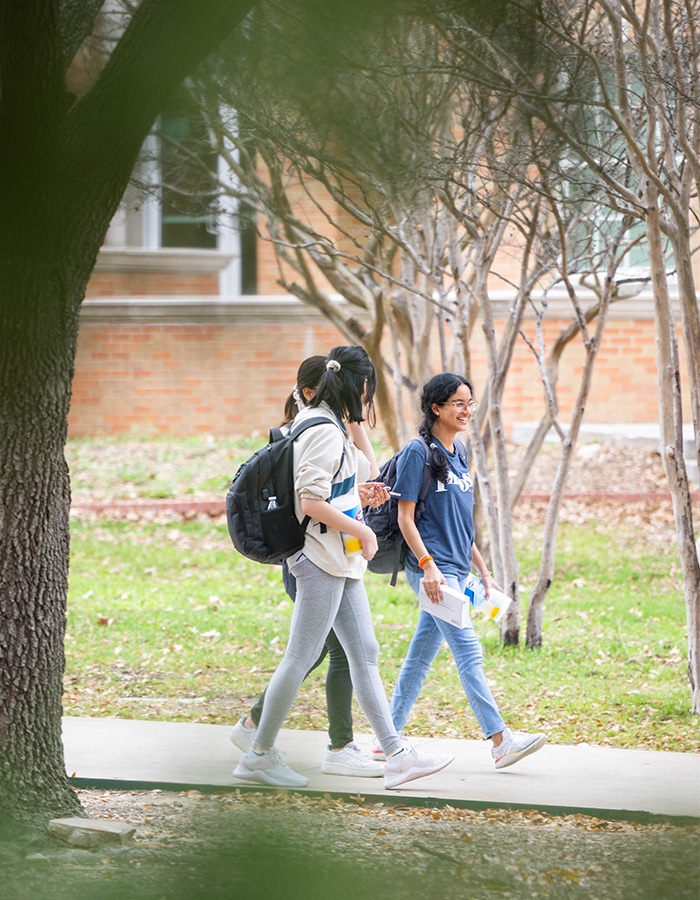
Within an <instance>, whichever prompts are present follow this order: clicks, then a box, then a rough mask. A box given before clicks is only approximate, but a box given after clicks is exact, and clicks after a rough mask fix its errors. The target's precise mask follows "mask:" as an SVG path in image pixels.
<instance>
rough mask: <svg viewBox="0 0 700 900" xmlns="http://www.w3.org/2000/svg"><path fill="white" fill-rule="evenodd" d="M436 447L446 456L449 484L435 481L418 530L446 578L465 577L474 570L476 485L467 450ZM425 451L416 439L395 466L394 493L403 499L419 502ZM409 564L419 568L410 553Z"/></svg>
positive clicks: (435, 441)
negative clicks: (472, 565) (472, 476)
mask: <svg viewBox="0 0 700 900" xmlns="http://www.w3.org/2000/svg"><path fill="white" fill-rule="evenodd" d="M433 442H434V443H435V445H436V446H437V447H438V448H439V449H440V450H442V452H443V453H444V454H445V456H446V457H447V467H448V479H447V484H443V483H442V482H441V481H438V480H437V478H435V479H433V484H432V487H431V489H430V493H429V494H428V497H427V499H426V501H425V510H424V512H423V515H422V517H421V519H420V521H419V522H418V531H419V532H420V536H421V537H422V538H423V543H424V544H425V546H426V549H427V551H428V553H429V554H430V555H431V556H432V557H433V558H434V560H435V562H436V563H437V566H438V568H439V569H440V571H441V572H442V573H443V574H445V575H447V574H449V575H457V576H458V577H465V576H466V575H468V574H469V572H470V571H471V564H472V544H473V543H474V515H473V510H474V484H473V482H472V478H471V475H470V474H469V467H468V466H467V460H466V451H465V450H464V447H463V446H462V448H461V449H462V453H461V454H460V452H459V450H457V449H456V450H455V452H454V453H450V451H449V450H447V448H446V447H444V446H443V445H442V444H441V443H440V441H438V440H437V439H436V438H433ZM424 466H425V450H424V449H423V445H422V444H421V442H420V441H418V440H414V441H411V443H410V444H407V445H406V446H405V447H404V449H403V450H402V451H401V454H400V456H399V459H398V462H397V465H396V484H395V485H394V490H395V491H397V492H398V493H400V494H401V499H402V500H413V501H416V502H417V501H418V497H419V495H420V489H421V486H422V484H423V467H424ZM406 562H407V565H409V566H411V567H412V568H417V567H418V563H417V560H416V558H415V556H414V555H413V554H412V553H409V555H408V558H407V560H406Z"/></svg>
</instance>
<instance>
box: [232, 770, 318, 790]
mask: <svg viewBox="0 0 700 900" xmlns="http://www.w3.org/2000/svg"><path fill="white" fill-rule="evenodd" d="M233 777H234V778H242V779H243V781H254V782H255V783H256V784H267V785H269V786H270V787H288V788H295V787H304V786H305V785H307V784H308V783H309V780H308V778H304V777H303V776H300V777H299V779H298V780H297V781H293V782H292V781H280V780H275V779H274V778H271V777H270V775H268V773H267V772H263V771H261V770H250V769H246V768H244V767H243V766H240V765H238V766H236V768H235V769H234V770H233Z"/></svg>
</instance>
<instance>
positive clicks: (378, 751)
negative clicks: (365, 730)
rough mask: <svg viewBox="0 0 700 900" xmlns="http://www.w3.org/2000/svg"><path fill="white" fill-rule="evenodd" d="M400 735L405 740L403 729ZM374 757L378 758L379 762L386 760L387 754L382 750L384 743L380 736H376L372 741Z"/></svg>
mask: <svg viewBox="0 0 700 900" xmlns="http://www.w3.org/2000/svg"><path fill="white" fill-rule="evenodd" d="M398 735H399V737H400V738H401V740H405V738H404V736H403V731H399V732H398ZM372 759H376V760H377V761H378V762H384V760H385V759H386V754H385V753H384V751H383V750H382V745H381V744H380V743H379V739H378V738H375V739H374V740H373V741H372Z"/></svg>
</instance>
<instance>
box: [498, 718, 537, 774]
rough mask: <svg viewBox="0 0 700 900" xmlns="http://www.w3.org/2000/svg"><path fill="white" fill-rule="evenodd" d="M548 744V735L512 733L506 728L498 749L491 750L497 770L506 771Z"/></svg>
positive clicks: (522, 732)
mask: <svg viewBox="0 0 700 900" xmlns="http://www.w3.org/2000/svg"><path fill="white" fill-rule="evenodd" d="M546 742H547V735H546V734H542V733H541V732H538V733H537V734H528V733H527V732H526V731H511V730H510V728H506V730H505V731H504V732H503V740H502V741H501V743H500V744H499V745H498V747H492V748H491V755H492V756H493V758H494V760H495V763H496V768H497V769H505V768H506V767H507V766H512V765H513V764H514V763H516V762H519V761H520V760H521V759H524V758H525V757H526V756H529V755H530V754H531V753H536V752H537V751H538V750H539V749H540V748H541V747H544V745H545V744H546Z"/></svg>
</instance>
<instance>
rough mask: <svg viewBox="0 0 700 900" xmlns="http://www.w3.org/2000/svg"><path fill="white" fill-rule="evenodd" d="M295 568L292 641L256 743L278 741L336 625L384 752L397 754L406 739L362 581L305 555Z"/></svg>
mask: <svg viewBox="0 0 700 900" xmlns="http://www.w3.org/2000/svg"><path fill="white" fill-rule="evenodd" d="M289 570H290V572H291V573H292V575H294V577H295V578H296V580H297V596H296V601H295V603H294V613H293V615H292V624H291V628H290V631H289V642H288V643H287V649H286V651H285V654H284V657H283V659H282V662H281V663H280V664H279V666H278V667H277V669H276V671H275V673H274V675H273V676H272V679H271V680H270V684H269V686H268V688H267V693H266V695H265V706H264V708H263V714H262V717H261V719H260V723H259V725H258V731H257V735H256V737H255V743H256V745H257V746H259V747H263V748H266V749H268V748H270V747H272V746H273V745H274V743H275V740H276V738H277V733H278V731H279V730H280V728H281V727H282V723H283V722H284V720H285V718H286V717H287V714H288V712H289V710H290V708H291V706H292V703H293V702H294V700H295V698H296V695H297V694H298V693H299V688H300V687H301V683H302V681H303V680H304V676H305V675H306V673H307V672H308V671H309V668H310V667H311V665H312V664H313V663H314V662H315V661H316V659H317V658H318V655H319V653H320V652H321V648H322V647H323V644H324V641H325V640H326V635H327V634H328V632H329V631H330V629H331V628H333V630H334V631H335V633H336V635H337V636H338V640H339V641H340V643H341V644H342V647H343V650H345V655H346V656H347V658H348V663H349V666H350V677H351V679H352V686H353V688H354V690H355V694H356V695H357V699H358V701H359V703H360V706H361V707H362V711H363V712H364V714H365V715H366V716H367V719H368V720H369V723H370V725H371V726H372V730H373V731H374V733H375V735H376V737H377V739H378V740H379V743H380V744H381V745H382V749H383V750H384V752H385V753H386V754H387V755H388V754H389V753H392V752H393V751H394V750H397V749H398V748H399V746H400V745H401V741H400V739H399V736H398V735H397V733H396V729H395V728H394V725H393V723H392V721H391V714H390V712H389V704H388V702H387V699H386V694H385V692H384V688H383V687H382V683H381V681H380V679H379V669H378V666H377V661H378V659H379V644H378V643H377V639H376V638H375V636H374V627H373V625H372V616H371V613H370V609H369V601H368V599H367V592H366V591H365V586H364V584H363V582H362V580H361V579H357V578H339V577H337V576H336V575H329V574H328V573H327V572H324V571H323V570H322V569H319V567H318V566H316V565H314V563H312V562H310V561H309V560H308V559H307V558H306V557H305V556H303V555H302V556H301V559H300V560H299V561H294V560H290V565H289Z"/></svg>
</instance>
